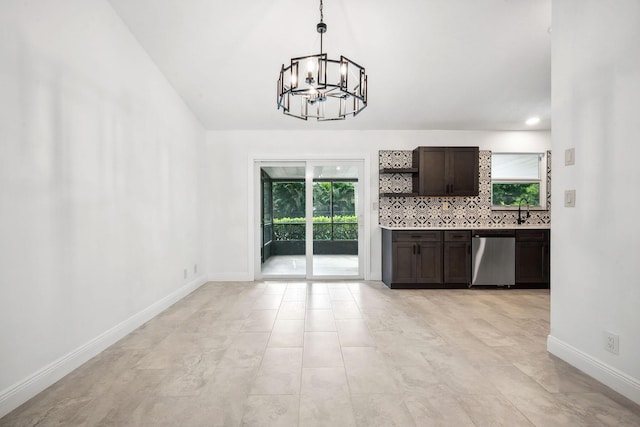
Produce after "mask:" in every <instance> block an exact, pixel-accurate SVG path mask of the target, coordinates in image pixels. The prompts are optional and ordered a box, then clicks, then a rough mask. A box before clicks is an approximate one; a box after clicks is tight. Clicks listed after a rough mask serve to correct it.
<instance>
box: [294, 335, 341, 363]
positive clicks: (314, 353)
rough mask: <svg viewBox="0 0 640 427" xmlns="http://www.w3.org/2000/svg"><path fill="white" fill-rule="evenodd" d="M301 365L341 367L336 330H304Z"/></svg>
mask: <svg viewBox="0 0 640 427" xmlns="http://www.w3.org/2000/svg"><path fill="white" fill-rule="evenodd" d="M302 360H303V362H302V364H303V367H305V368H333V367H337V368H342V367H344V363H343V361H342V352H341V350H340V341H339V340H338V333H337V332H305V333H304V353H303V359H302Z"/></svg>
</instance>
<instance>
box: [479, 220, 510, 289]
mask: <svg viewBox="0 0 640 427" xmlns="http://www.w3.org/2000/svg"><path fill="white" fill-rule="evenodd" d="M472 236H473V237H472V239H471V267H472V275H471V286H474V285H486V286H507V287H509V286H513V285H515V280H516V236H515V231H514V230H473V235H472Z"/></svg>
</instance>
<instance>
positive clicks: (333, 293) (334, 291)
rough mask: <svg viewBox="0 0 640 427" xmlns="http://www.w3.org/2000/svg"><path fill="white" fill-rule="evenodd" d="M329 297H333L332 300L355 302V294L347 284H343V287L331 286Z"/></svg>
mask: <svg viewBox="0 0 640 427" xmlns="http://www.w3.org/2000/svg"><path fill="white" fill-rule="evenodd" d="M329 298H331V301H349V302H355V301H354V300H353V295H351V291H350V290H349V288H348V287H346V286H341V287H332V286H329Z"/></svg>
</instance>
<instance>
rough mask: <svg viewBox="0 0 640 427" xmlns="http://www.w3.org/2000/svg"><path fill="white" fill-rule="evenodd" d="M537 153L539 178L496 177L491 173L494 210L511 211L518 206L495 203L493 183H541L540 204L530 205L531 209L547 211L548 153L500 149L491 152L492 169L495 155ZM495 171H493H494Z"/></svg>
mask: <svg viewBox="0 0 640 427" xmlns="http://www.w3.org/2000/svg"><path fill="white" fill-rule="evenodd" d="M496 154H497V155H501V154H504V155H509V154H516V155H523V154H525V155H526V154H530V155H537V156H538V179H524V178H497V179H496V178H494V177H493V173H491V198H490V202H489V203H491V210H492V211H511V210H517V209H518V206H502V205H494V204H493V184H494V183H498V184H539V187H540V206H530V207H529V208H530V210H538V211H546V210H548V207H547V191H548V189H547V153H546V152H544V151H543V152H535V151H534V152H517V151H499V152H491V169H493V156H495V155H496ZM492 172H493V171H492Z"/></svg>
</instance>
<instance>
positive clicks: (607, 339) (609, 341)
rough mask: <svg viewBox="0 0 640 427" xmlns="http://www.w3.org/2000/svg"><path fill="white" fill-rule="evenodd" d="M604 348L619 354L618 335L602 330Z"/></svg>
mask: <svg viewBox="0 0 640 427" xmlns="http://www.w3.org/2000/svg"><path fill="white" fill-rule="evenodd" d="M603 336H604V349H605V350H607V351H608V352H609V353H613V354H620V336H618V335H616V334H613V333H611V332H607V331H604V333H603Z"/></svg>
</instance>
